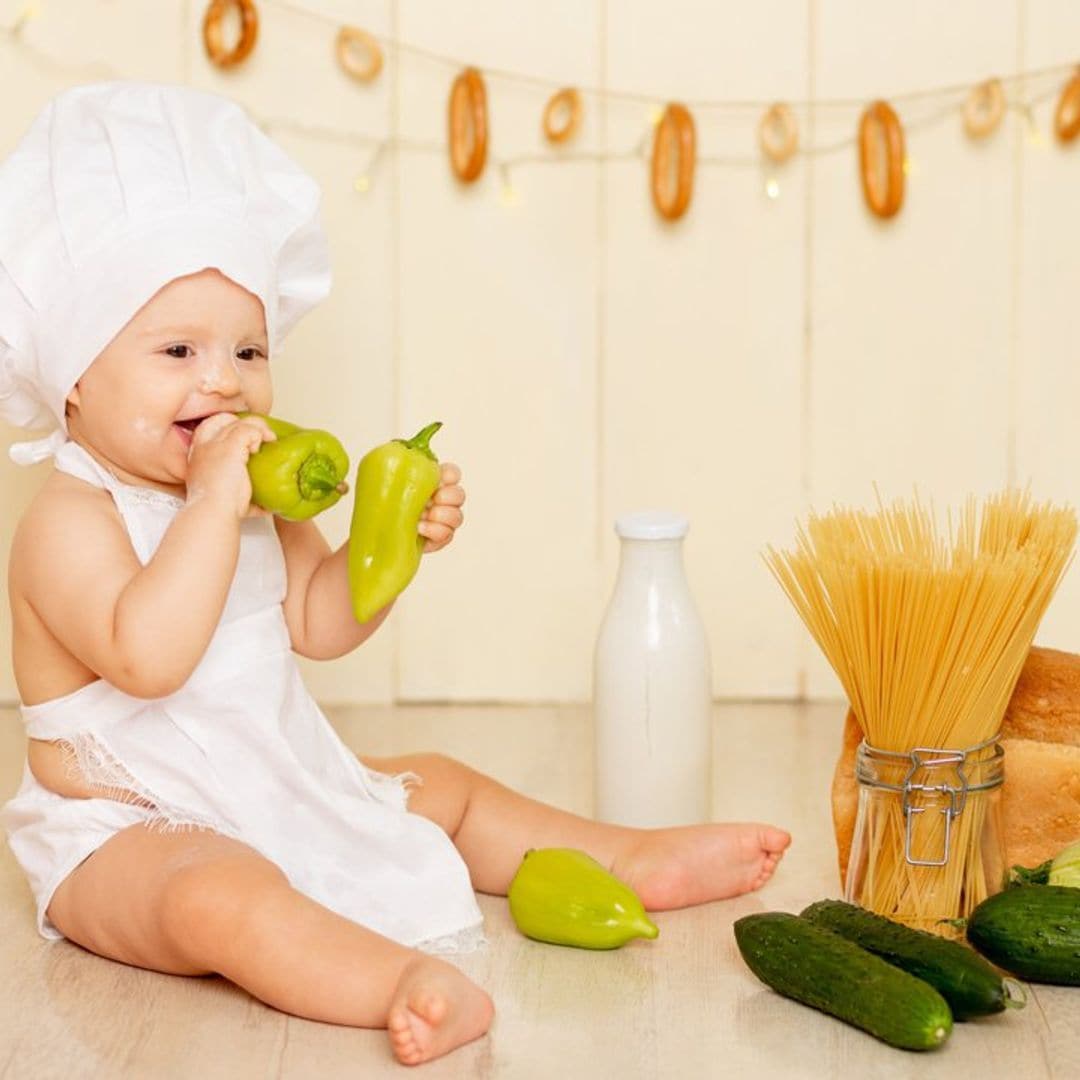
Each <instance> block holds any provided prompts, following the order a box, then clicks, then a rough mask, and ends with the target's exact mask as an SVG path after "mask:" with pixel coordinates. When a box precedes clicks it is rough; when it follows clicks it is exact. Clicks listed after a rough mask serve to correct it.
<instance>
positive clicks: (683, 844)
mask: <svg viewBox="0 0 1080 1080" xmlns="http://www.w3.org/2000/svg"><path fill="white" fill-rule="evenodd" d="M790 843H791V836H790V835H789V834H788V833H786V832H784V830H783V829H776V828H773V826H771V825H744V824H736V825H687V826H683V827H680V828H674V829H649V830H646V831H643V832H639V833H636V834H635V835H634V836H633V837H632V838H631V839H630V840H629V841H628V843H627V845H626V847H625V848H624V850H623V852H622V853H621V854H620V855H619V856H618V857H617V858H616V859H615V864H614V865H613V866H612V868H611V869H612V873H613V874H615V875H616V877H619V878H621V879H622V880H623V881H625V882H626V883H627V884H628V885H630V886H631V888H633V889H634V891H635V892H637V894H638V896H640V897H641V902H642V903H643V904H644V905H645V907H646V908H648V909H649V910H650V911H666V910H668V909H670V908H681V907H688V906H689V905H690V904H703V903H705V902H706V901H708V900H724V899H726V898H727V897H730V896H739V895H740V894H741V893H746V892H753V891H754V890H755V889H760V888H761V886H762V885H764V884H765V882H766V881H768V880H769V878H770V877H772V874H773V871H774V870H775V869H776V864H777V863H778V862H779V861H780V858H781V856H782V855H783V854H784V851H785V850H786V848H787V846H788V844H790Z"/></svg>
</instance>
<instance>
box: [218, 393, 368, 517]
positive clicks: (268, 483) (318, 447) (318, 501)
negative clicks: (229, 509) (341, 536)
mask: <svg viewBox="0 0 1080 1080" xmlns="http://www.w3.org/2000/svg"><path fill="white" fill-rule="evenodd" d="M237 416H239V417H240V418H241V419H243V418H244V417H247V416H259V414H258V413H249V412H243V413H237ZM260 419H262V420H265V421H266V424H267V426H268V427H269V428H270V430H271V431H272V432H273V433H274V434H275V435H276V436H277V439H276V440H275V441H274V442H265V443H263V444H262V446H260V447H259V449H258V450H257V451H256V452H255V453H254V454H252V455H251V457H249V458H248V463H247V465H248V476H249V477H251V501H252V502H253V503H254V504H255V505H256V506H261V507H262V508H263V509H264V510H269V511H270V512H271V513H274V514H277V515H278V516H279V517H283V518H285V520H286V521H306V520H307V519H308V518H312V517H314V516H315V515H316V514H320V513H322V511H323V510H327V509H329V508H330V507H331V506H333V505H334V503H336V502H337V501H338V499H340V498H341V496H342V495H344V494H345V493H346V492H347V491H348V490H349V485H348V482H347V481H346V480H345V477H346V476H347V475H348V473H349V456H348V454H346V453H345V450H344V448H343V447H342V445H341V443H340V442H338V440H337V439H335V438H334V436H333V435H331V434H330V433H329V432H328V431H319V430H318V429H316V428H301V427H298V426H297V425H296V424H290V423H289V422H288V421H287V420H278V419H276V418H275V417H272V416H260Z"/></svg>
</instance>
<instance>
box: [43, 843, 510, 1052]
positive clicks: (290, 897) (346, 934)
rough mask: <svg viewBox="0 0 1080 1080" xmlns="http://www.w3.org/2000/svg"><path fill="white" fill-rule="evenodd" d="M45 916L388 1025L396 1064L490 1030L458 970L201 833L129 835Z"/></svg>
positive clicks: (102, 939) (101, 853) (258, 989)
mask: <svg viewBox="0 0 1080 1080" xmlns="http://www.w3.org/2000/svg"><path fill="white" fill-rule="evenodd" d="M49 918H50V919H52V921H53V923H55V925H56V926H57V928H58V929H59V930H60V932H61V933H62V934H64V936H65V937H67V938H69V939H70V940H72V941H74V942H76V943H77V944H79V945H82V946H83V947H84V948H86V949H89V950H91V951H92V952H95V953H98V954H99V955H101V956H106V957H109V958H110V959H113V960H119V961H122V962H123V963H126V964H133V965H136V966H138V967H144V968H151V969H154V970H157V971H164V972H168V973H170V974H174V975H205V974H208V973H211V972H214V973H217V974H221V975H224V976H225V977H226V978H228V979H231V980H232V981H233V982H235V983H237V984H238V985H239V986H242V987H243V988H244V989H245V990H247V991H248V992H249V993H251V994H253V995H254V996H255V997H257V998H260V999H261V1000H262V1001H265V1002H266V1003H267V1004H269V1005H273V1006H274V1007H275V1008H278V1009H281V1010H283V1011H284V1012H288V1013H293V1014H294V1015H296V1016H304V1017H308V1018H310V1019H313V1020H322V1021H325V1022H328V1023H334V1024H349V1025H352V1026H356V1027H388V1026H389V1027H390V1029H391V1042H392V1043H393V1046H394V1051H395V1053H396V1054H397V1056H398V1058H399V1060H401V1061H404V1062H405V1063H406V1064H415V1063H417V1062H419V1061H424V1060H427V1059H428V1058H431V1057H435V1056H437V1055H439V1054H442V1053H445V1052H446V1051H448V1050H451V1049H453V1048H454V1047H455V1046H460V1045H461V1044H462V1043H465V1042H468V1041H470V1040H471V1039H475V1038H477V1037H479V1036H480V1035H482V1034H483V1033H484V1032H485V1031H486V1030H487V1028H488V1026H489V1024H490V1022H491V1012H492V1008H491V1001H490V999H489V998H488V996H487V995H486V994H485V993H484V992H483V991H482V990H481V989H480V988H479V987H477V986H475V985H474V984H473V983H471V982H470V981H469V980H468V979H466V978H465V976H464V975H463V974H462V973H461V972H460V971H458V969H457V968H455V967H452V966H451V965H449V964H447V963H444V962H443V961H441V960H437V959H435V958H434V957H430V956H426V955H424V954H423V953H419V952H417V951H416V950H415V949H407V948H405V947H404V946H401V945H398V944H396V943H395V942H393V941H390V940H388V939H387V938H384V937H382V936H381V935H379V934H376V933H373V932H372V931H370V930H365V929H364V928H363V927H361V926H358V925H357V924H356V923H353V922H350V921H349V920H348V919H345V918H342V917H341V916H340V915H337V914H335V913H334V912H332V911H330V910H328V909H327V908H325V907H323V906H322V905H321V904H318V903H316V902H315V901H314V900H311V899H309V898H308V897H306V896H304V895H303V894H301V893H299V892H297V891H296V890H295V889H294V888H292V886H291V885H290V884H289V882H288V880H287V879H286V878H285V875H284V874H282V872H281V871H280V870H279V869H278V868H277V867H276V866H274V864H273V863H271V862H269V861H268V860H266V859H264V858H263V857H262V856H261V855H259V854H258V853H257V852H255V851H254V850H252V849H251V848H249V847H247V846H246V845H245V844H241V843H238V842H237V841H235V840H230V839H228V838H227V837H224V836H221V835H219V834H217V833H213V832H209V831H205V830H180V831H171V832H166V831H163V830H161V829H155V828H152V827H151V828H147V827H145V826H142V825H137V826H132V827H131V828H129V829H125V830H124V831H123V832H121V833H118V834H117V835H116V836H114V837H113V838H112V839H110V840H109V841H108V842H107V843H105V844H103V845H102V846H101V847H100V848H99V849H98V850H97V851H96V852H95V853H94V854H93V855H91V856H90V858H89V859H87V860H86V861H85V862H83V863H82V864H81V865H80V866H79V867H78V868H77V869H76V870H75V871H73V872H72V873H71V874H70V875H69V876H68V878H67V879H66V880H65V881H64V882H63V884H62V885H61V886H60V888H59V889H57V891H56V893H55V894H54V896H53V899H52V903H51V904H50V905H49Z"/></svg>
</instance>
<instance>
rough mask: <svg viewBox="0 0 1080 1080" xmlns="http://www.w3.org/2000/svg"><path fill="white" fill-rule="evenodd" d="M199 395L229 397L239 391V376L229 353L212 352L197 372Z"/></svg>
mask: <svg viewBox="0 0 1080 1080" xmlns="http://www.w3.org/2000/svg"><path fill="white" fill-rule="evenodd" d="M198 390H199V393H200V394H220V395H221V396H222V397H231V396H233V395H235V394H237V393H238V392H239V390H240V375H239V373H238V372H237V370H236V365H235V364H234V363H233V359H232V356H231V355H230V354H229V353H226V352H223V351H219V350H214V351H213V352H211V353H209V354H208V355H207V358H206V362H205V363H204V364H203V365H202V367H201V368H200V369H199V371H198Z"/></svg>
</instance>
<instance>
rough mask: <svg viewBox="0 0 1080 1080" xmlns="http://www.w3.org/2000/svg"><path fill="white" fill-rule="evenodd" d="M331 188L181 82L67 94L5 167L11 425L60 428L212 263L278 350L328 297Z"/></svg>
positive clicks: (4, 366) (4, 331)
mask: <svg viewBox="0 0 1080 1080" xmlns="http://www.w3.org/2000/svg"><path fill="white" fill-rule="evenodd" d="M318 208H319V189H318V186H317V184H316V183H315V181H314V180H313V179H312V178H311V177H310V176H308V175H307V173H305V172H304V171H303V170H302V169H300V168H299V167H298V166H297V165H296V164H295V163H294V162H293V161H292V160H291V159H290V158H289V157H288V156H287V155H286V154H285V152H284V151H283V150H282V149H281V148H280V147H279V146H278V145H277V144H276V143H274V142H273V141H272V140H271V139H269V138H267V137H266V136H265V135H264V134H263V133H262V132H261V131H260V130H259V129H258V128H257V127H256V126H255V125H254V124H253V123H252V122H251V120H250V119H249V118H248V117H247V115H246V114H245V113H244V111H243V110H242V109H241V108H240V107H239V106H238V105H236V104H235V103H234V102H231V101H227V100H225V99H224V98H220V97H217V96H215V95H213V94H207V93H203V92H201V91H198V90H192V89H189V88H187V87H182V86H164V85H153V84H147V83H137V82H111V83H97V84H93V85H89V86H79V87H75V88H73V89H70V90H67V91H65V92H64V93H62V94H60V95H59V96H58V97H56V98H55V99H54V100H53V101H52V102H50V104H49V105H48V106H46V108H45V110H44V111H43V112H42V113H41V114H40V115H39V116H38V118H37V119H36V120H35V121H34V123H33V125H32V126H31V128H30V130H29V131H28V132H27V133H26V135H25V136H24V137H23V139H22V141H21V142H20V143H19V144H18V146H17V147H16V148H15V150H14V151H13V152H12V154H11V156H10V157H8V158H7V160H6V161H4V162H3V163H2V164H0V418H2V419H4V420H6V421H8V422H9V423H12V424H15V425H17V426H20V427H30V428H42V427H47V426H55V425H58V426H59V427H58V430H57V431H54V432H53V433H52V434H51V435H50V436H49V437H48V438H45V439H39V440H37V441H36V442H32V443H18V444H16V445H15V446H13V447H12V448H11V457H12V459H13V460H14V461H16V462H18V463H19V464H20V465H29V464H33V463H34V462H37V461H41V460H43V459H44V458H46V457H48V456H49V455H50V454H52V453H53V452H54V451H55V449H56V448H57V447H58V446H59V445H60V444H61V443H62V442H63V441H64V439H65V437H66V424H65V420H64V402H65V400H66V398H67V396H68V394H69V393H70V391H71V389H72V387H73V386H74V385H75V384H76V383H77V382H78V380H79V379H80V378H81V377H82V375H83V373H84V372H85V371H86V369H87V368H88V367H89V366H90V364H91V363H92V362H93V360H94V358H95V357H96V356H97V355H98V353H100V352H101V350H102V349H104V348H105V346H106V345H108V343H109V342H110V341H111V340H112V339H113V338H114V337H115V336H116V334H117V333H119V331H120V330H121V329H122V328H123V327H124V326H125V325H126V324H127V322H128V321H129V320H130V319H131V317H132V316H133V315H134V314H135V313H136V311H138V309H139V308H140V307H142V306H143V304H145V303H146V302H147V301H148V300H149V299H150V298H151V297H152V296H153V295H154V294H155V293H156V292H157V291H158V289H160V288H161V287H162V286H163V285H165V284H167V283H168V282H169V281H171V280H173V279H174V278H177V277H183V276H184V275H187V274H193V273H197V272H198V271H200V270H203V269H206V268H208V267H215V268H217V269H218V270H220V271H221V273H223V274H224V275H225V276H226V277H229V278H231V279H232V280H233V281H235V282H236V283H237V284H238V285H241V286H242V287H243V288H245V289H247V290H248V291H249V292H251V293H253V294H254V295H255V296H257V297H258V298H259V299H260V300H261V301H262V304H263V309H264V311H265V316H266V329H267V333H268V335H269V339H270V348H271V350H273V349H274V348H275V346H276V345H277V344H278V343H280V341H281V340H282V339H283V338H284V336H285V335H286V333H287V332H288V331H289V330H290V329H291V327H292V326H293V325H294V324H295V323H296V321H297V320H298V319H299V318H300V317H301V316H302V315H304V314H305V313H306V312H307V311H308V310H309V309H310V308H312V307H313V306H314V305H315V304H317V303H318V302H319V301H320V300H321V299H322V298H323V297H324V296H325V295H326V294H327V292H328V291H329V288H330V270H329V257H328V252H327V244H326V237H325V235H324V234H323V231H322V229H321V227H320V225H319V219H318Z"/></svg>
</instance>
